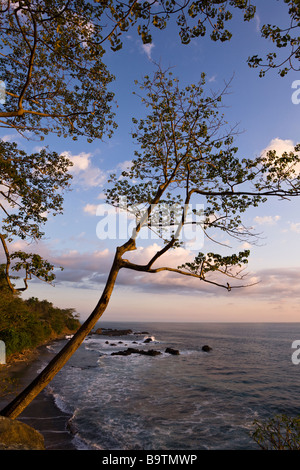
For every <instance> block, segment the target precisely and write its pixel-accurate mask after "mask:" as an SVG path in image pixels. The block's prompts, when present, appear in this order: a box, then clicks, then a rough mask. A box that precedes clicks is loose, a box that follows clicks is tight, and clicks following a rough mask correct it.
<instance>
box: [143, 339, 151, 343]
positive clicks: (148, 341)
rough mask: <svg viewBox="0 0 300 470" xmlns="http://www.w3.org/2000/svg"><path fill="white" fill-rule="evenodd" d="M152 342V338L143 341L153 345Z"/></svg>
mask: <svg viewBox="0 0 300 470" xmlns="http://www.w3.org/2000/svg"><path fill="white" fill-rule="evenodd" d="M151 341H152V338H146V339H145V341H143V343H151Z"/></svg>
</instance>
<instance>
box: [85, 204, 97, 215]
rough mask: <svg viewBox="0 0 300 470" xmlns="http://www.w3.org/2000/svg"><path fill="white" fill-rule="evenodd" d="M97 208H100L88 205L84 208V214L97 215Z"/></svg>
mask: <svg viewBox="0 0 300 470" xmlns="http://www.w3.org/2000/svg"><path fill="white" fill-rule="evenodd" d="M97 207H98V206H97V205H96V204H86V205H85V206H84V208H83V212H86V213H87V214H90V215H96V212H97Z"/></svg>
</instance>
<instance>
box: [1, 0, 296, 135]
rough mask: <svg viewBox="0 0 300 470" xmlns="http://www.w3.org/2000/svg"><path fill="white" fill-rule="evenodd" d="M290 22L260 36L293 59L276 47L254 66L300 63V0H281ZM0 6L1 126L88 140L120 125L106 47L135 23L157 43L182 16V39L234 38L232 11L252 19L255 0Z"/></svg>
mask: <svg viewBox="0 0 300 470" xmlns="http://www.w3.org/2000/svg"><path fill="white" fill-rule="evenodd" d="M283 1H284V3H286V4H287V6H288V15H287V16H288V17H289V18H290V21H291V22H290V25H288V26H287V27H284V26H283V27H281V26H279V25H275V26H272V25H270V24H266V25H263V27H262V30H261V31H262V36H263V37H265V38H267V39H271V40H272V42H273V43H274V44H275V46H276V47H277V49H278V48H279V49H281V50H282V49H283V48H285V49H287V48H288V54H287V57H285V59H284V60H283V62H282V63H279V64H278V63H277V61H276V53H274V52H272V51H270V53H269V55H268V57H267V63H266V64H264V63H263V62H262V59H261V58H259V57H258V55H255V56H253V57H252V58H249V65H250V66H253V67H257V66H261V67H262V70H263V71H262V72H261V73H262V74H263V73H265V71H264V69H266V68H274V67H277V66H279V67H280V73H281V75H284V74H286V73H287V71H288V70H289V69H291V68H295V67H296V68H297V61H298V60H299V33H298V28H299V2H298V1H297V0H283ZM1 5H2V9H1V11H0V31H1V41H0V48H1V52H0V73H1V80H2V81H3V82H4V83H5V86H6V100H5V103H4V104H3V106H2V109H1V112H0V125H1V126H2V127H4V128H7V127H8V128H14V129H16V130H17V131H18V132H20V133H22V134H24V135H27V136H28V135H29V134H28V132H27V133H26V131H30V135H31V136H32V135H34V134H38V135H40V136H41V138H43V135H44V134H48V133H49V132H55V133H57V135H58V136H64V137H67V136H72V137H73V138H74V139H77V138H78V137H79V136H86V137H87V138H88V140H89V141H91V140H93V139H96V138H101V137H102V136H103V133H105V132H106V133H108V135H111V132H112V131H113V128H114V127H115V123H114V112H113V110H112V101H113V93H112V92H111V91H109V85H110V83H111V82H112V80H113V79H114V77H113V75H112V74H111V73H110V72H109V70H108V69H107V67H106V65H105V63H104V55H105V51H106V47H107V46H110V48H111V49H112V50H113V51H117V50H119V49H121V48H122V35H124V33H125V32H127V31H129V30H130V29H131V28H133V27H135V28H136V29H137V32H138V34H139V36H140V37H141V40H142V41H143V43H149V42H151V41H152V32H153V29H160V30H162V29H164V28H165V27H166V26H167V24H168V22H169V21H170V19H171V18H176V22H177V26H178V30H179V35H180V38H181V41H182V43H183V44H188V43H189V42H190V41H191V40H192V39H193V38H196V37H202V36H205V35H207V34H209V35H210V37H211V39H212V40H213V41H221V42H224V41H228V40H229V39H230V38H231V36H232V32H231V31H230V29H228V27H227V24H228V23H229V22H230V20H231V19H232V18H233V16H234V10H240V11H241V12H243V19H244V21H250V20H251V19H253V18H254V16H255V12H256V6H255V5H252V3H251V1H250V0H224V1H222V0H218V1H212V0H194V1H191V0H179V1H178V0H159V1H145V2H140V1H138V0H129V2H121V1H115V0H105V1H97V0H95V1H91V2H88V1H85V0H72V1H70V0H33V1H32V0H19V1H16V2H12V1H10V0H6V1H3V2H2V4H1Z"/></svg>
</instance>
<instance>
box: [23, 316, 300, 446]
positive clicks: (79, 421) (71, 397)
mask: <svg viewBox="0 0 300 470" xmlns="http://www.w3.org/2000/svg"><path fill="white" fill-rule="evenodd" d="M96 327H102V328H113V329H114V328H116V329H124V328H125V329H127V328H130V329H131V330H132V333H131V334H129V335H126V336H115V337H108V336H105V335H96V334H93V335H90V336H89V337H87V338H86V340H85V341H84V343H83V344H82V345H81V346H80V348H79V349H78V350H77V351H76V353H75V354H74V355H73V357H72V358H71V359H70V360H69V362H68V363H67V364H66V366H65V367H64V368H63V369H62V370H61V371H60V372H59V373H58V374H57V376H56V377H55V378H54V379H53V381H52V382H51V383H50V384H49V385H48V386H47V388H46V390H45V396H48V398H51V399H52V400H54V401H55V404H56V407H58V408H59V409H60V410H61V411H62V412H64V413H65V416H66V417H67V432H68V433H69V434H70V437H71V439H72V443H73V445H74V447H75V448H76V449H80V450H170V451H171V450H186V451H189V450H255V449H258V448H259V447H258V445H257V444H256V443H255V442H254V440H253V439H252V437H251V431H252V430H253V422H254V420H256V419H259V420H267V419H268V418H271V417H274V416H275V415H276V414H281V413H284V414H287V415H288V416H296V415H298V414H300V364H299V365H298V364H295V363H293V361H292V353H293V352H294V351H295V350H294V349H293V348H292V344H293V342H294V341H296V340H300V323H293V324H291V323H273V324H271V323H248V324H245V323H222V324H220V323H150V322H149V323H108V322H99V324H98V325H96ZM147 339H148V341H149V342H145V340H147ZM62 345H63V342H62V341H57V342H54V343H52V344H51V345H49V346H48V350H49V353H51V354H54V353H56V352H58V351H59V349H60V348H61V347H62ZM204 345H209V346H210V348H211V350H210V351H209V352H205V351H203V350H202V347H203V346H204ZM167 347H170V348H174V349H177V350H178V351H179V355H172V354H169V353H166V352H165V351H166V348H167ZM127 348H137V349H139V350H141V349H142V350H145V351H146V350H149V349H154V350H156V351H160V352H161V354H159V355H155V356H149V355H141V354H131V355H128V356H123V355H112V353H113V352H119V351H124V350H126V349H127ZM39 368H41V364H39ZM26 422H28V424H30V419H28V418H27V420H26ZM53 422H54V421H53ZM50 427H51V426H50ZM50 430H51V429H50ZM53 432H55V430H53Z"/></svg>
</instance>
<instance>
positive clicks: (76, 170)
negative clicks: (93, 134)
mask: <svg viewBox="0 0 300 470" xmlns="http://www.w3.org/2000/svg"><path fill="white" fill-rule="evenodd" d="M62 155H64V156H65V157H67V158H69V159H70V160H71V162H72V163H73V166H72V167H71V168H70V172H71V173H72V175H73V182H74V183H75V184H77V185H79V186H81V187H82V188H85V189H89V188H91V187H95V186H103V184H104V183H105V182H106V181H107V172H106V171H103V170H101V169H100V168H98V167H97V166H95V165H94V164H93V163H92V158H93V155H92V154H91V153H86V152H81V153H79V154H77V155H73V154H72V153H71V152H70V151H65V152H62Z"/></svg>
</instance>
